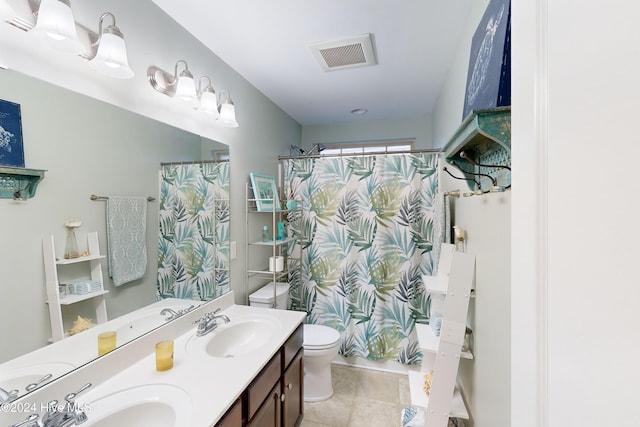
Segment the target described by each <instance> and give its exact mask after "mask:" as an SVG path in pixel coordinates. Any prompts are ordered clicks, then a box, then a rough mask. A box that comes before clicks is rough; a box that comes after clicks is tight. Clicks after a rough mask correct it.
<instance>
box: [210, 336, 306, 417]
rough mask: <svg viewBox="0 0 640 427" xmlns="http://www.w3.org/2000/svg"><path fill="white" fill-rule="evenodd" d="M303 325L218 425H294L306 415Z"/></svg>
mask: <svg viewBox="0 0 640 427" xmlns="http://www.w3.org/2000/svg"><path fill="white" fill-rule="evenodd" d="M302 331H303V329H302V325H299V326H298V328H297V329H296V330H295V332H293V333H292V334H291V336H290V337H289V338H288V339H287V341H286V342H285V343H284V345H283V346H282V347H281V348H280V350H278V352H276V354H275V355H274V356H273V357H272V358H271V360H269V362H268V363H267V365H266V366H265V367H264V368H263V369H262V370H261V371H260V373H258V375H256V377H255V379H254V380H253V381H252V382H251V384H250V385H249V386H248V387H247V388H246V389H245V391H244V392H243V393H242V395H241V396H240V397H239V398H238V399H237V400H236V402H235V403H234V404H233V406H232V407H231V409H229V411H228V412H227V413H226V414H225V415H224V417H223V418H222V419H221V420H220V421H219V422H218V423H217V424H216V426H218V427H231V426H242V425H247V426H251V427H275V426H282V427H292V426H297V425H299V424H300V423H301V422H302V417H303V415H304V394H303V382H304V368H303V364H302V355H303V350H302V341H303V336H302Z"/></svg>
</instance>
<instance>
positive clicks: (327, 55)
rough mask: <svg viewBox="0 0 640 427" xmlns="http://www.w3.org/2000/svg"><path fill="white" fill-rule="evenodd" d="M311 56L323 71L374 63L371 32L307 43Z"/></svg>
mask: <svg viewBox="0 0 640 427" xmlns="http://www.w3.org/2000/svg"><path fill="white" fill-rule="evenodd" d="M309 48H310V49H311V52H312V53H313V56H315V57H316V59H317V60H318V62H319V63H320V66H321V67H322V69H323V70H325V71H333V70H344V69H346V68H355V67H363V66H367V65H375V64H376V63H377V62H376V56H375V53H374V51H373V44H372V42H371V34H363V35H361V36H355V37H350V38H348V39H342V40H334V41H330V42H321V43H313V44H310V45H309Z"/></svg>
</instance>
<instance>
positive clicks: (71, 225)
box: [64, 219, 82, 228]
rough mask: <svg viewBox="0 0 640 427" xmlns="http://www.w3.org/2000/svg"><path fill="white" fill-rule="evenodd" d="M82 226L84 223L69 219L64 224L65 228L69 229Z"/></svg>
mask: <svg viewBox="0 0 640 427" xmlns="http://www.w3.org/2000/svg"><path fill="white" fill-rule="evenodd" d="M81 225H82V221H80V220H79V219H68V220H66V221H65V222H64V226H65V227H67V228H78V227H80V226H81Z"/></svg>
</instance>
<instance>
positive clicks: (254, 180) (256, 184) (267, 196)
mask: <svg viewBox="0 0 640 427" xmlns="http://www.w3.org/2000/svg"><path fill="white" fill-rule="evenodd" d="M249 176H250V177H251V187H252V188H253V197H254V199H255V202H256V209H257V210H258V211H260V212H263V211H273V210H274V208H275V210H277V211H279V210H280V199H279V197H278V186H277V185H276V180H275V178H274V177H272V176H269V175H262V174H259V173H254V172H251V173H250V174H249Z"/></svg>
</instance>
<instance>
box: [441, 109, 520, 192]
mask: <svg viewBox="0 0 640 427" xmlns="http://www.w3.org/2000/svg"><path fill="white" fill-rule="evenodd" d="M444 151H445V158H446V161H447V163H450V164H452V165H453V164H455V166H456V167H457V168H458V169H460V171H461V172H462V173H463V174H464V176H465V178H466V179H468V180H469V181H467V182H468V183H469V188H470V189H471V190H474V189H475V184H474V181H473V180H476V181H479V182H481V183H482V188H483V190H488V189H489V188H490V186H491V182H490V181H489V179H488V178H486V177H481V176H477V175H473V173H483V174H487V175H489V176H491V177H492V178H494V179H496V180H497V181H498V183H499V185H502V186H505V187H506V186H508V185H510V184H511V173H510V172H509V171H508V170H506V169H503V168H485V167H478V166H474V165H473V164H472V163H470V162H468V161H467V160H465V159H463V158H462V157H461V156H460V152H462V151H464V152H465V153H466V154H467V155H469V156H470V157H471V158H472V160H474V161H475V162H476V163H480V164H484V163H488V164H496V162H495V161H490V162H487V161H486V160H487V159H490V158H498V159H501V160H502V162H501V163H502V166H509V167H511V107H496V108H486V109H478V110H473V111H471V113H469V115H468V116H467V117H466V118H465V119H464V121H463V122H462V124H461V125H460V127H458V130H457V131H456V133H455V134H454V135H453V137H451V139H450V140H449V142H447V144H446V145H445V147H444Z"/></svg>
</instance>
